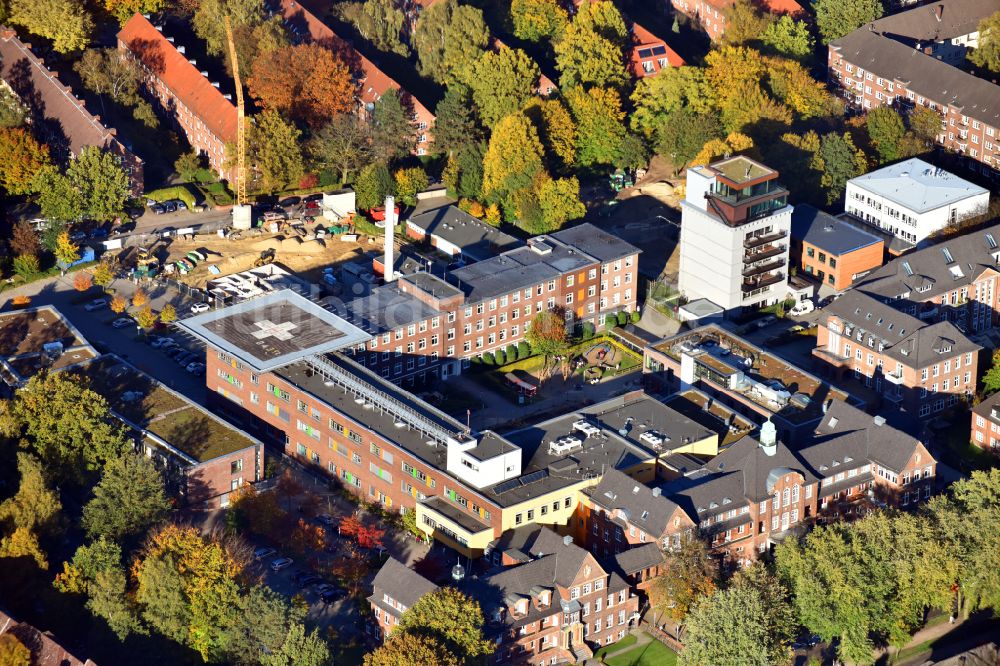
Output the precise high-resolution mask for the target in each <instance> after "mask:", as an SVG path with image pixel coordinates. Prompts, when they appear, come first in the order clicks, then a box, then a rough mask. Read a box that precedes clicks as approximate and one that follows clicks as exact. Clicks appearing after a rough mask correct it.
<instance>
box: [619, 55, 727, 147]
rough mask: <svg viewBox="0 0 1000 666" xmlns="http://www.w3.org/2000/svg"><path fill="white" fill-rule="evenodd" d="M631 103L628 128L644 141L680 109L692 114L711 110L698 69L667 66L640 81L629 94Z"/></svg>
mask: <svg viewBox="0 0 1000 666" xmlns="http://www.w3.org/2000/svg"><path fill="white" fill-rule="evenodd" d="M632 104H633V106H634V107H635V110H634V111H633V112H632V115H631V117H630V119H629V120H630V123H631V127H632V129H633V130H634V131H636V132H639V133H640V134H642V135H643V136H645V137H646V138H647V139H652V138H653V137H655V136H656V134H657V132H659V131H660V128H661V127H662V126H663V124H664V123H666V122H667V119H668V117H669V115H670V114H671V113H673V112H675V111H677V110H678V109H680V108H682V107H687V108H689V110H691V111H692V112H694V113H708V112H709V111H712V110H713V104H712V98H711V94H710V92H709V89H708V84H707V83H706V81H705V70H703V69H702V68H701V67H687V66H685V67H670V68H668V69H665V70H662V71H661V72H660V73H659V74H657V75H656V76H647V77H645V78H643V79H642V80H640V81H639V83H637V84H636V87H635V92H633V93H632Z"/></svg>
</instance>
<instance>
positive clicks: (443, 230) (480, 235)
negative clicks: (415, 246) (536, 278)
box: [407, 205, 521, 261]
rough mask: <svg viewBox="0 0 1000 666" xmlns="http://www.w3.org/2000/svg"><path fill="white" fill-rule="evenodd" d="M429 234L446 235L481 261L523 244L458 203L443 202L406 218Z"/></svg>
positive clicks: (453, 242)
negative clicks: (444, 204) (467, 211)
mask: <svg viewBox="0 0 1000 666" xmlns="http://www.w3.org/2000/svg"><path fill="white" fill-rule="evenodd" d="M407 224H411V225H413V226H415V227H417V228H419V229H421V230H422V231H423V232H424V233H426V234H433V235H434V236H438V237H439V238H443V239H444V240H446V241H448V242H449V243H451V244H452V245H455V246H457V247H458V248H460V249H461V251H462V254H463V255H464V256H466V257H468V258H470V259H473V260H475V261H481V260H483V259H487V258H489V257H492V256H493V255H495V254H498V253H500V252H505V251H507V250H511V249H513V248H515V247H518V246H519V245H521V241H519V240H518V239H517V238H514V237H513V236H511V235H510V234H505V233H504V232H502V231H500V230H499V229H497V228H495V227H491V226H490V225H488V224H486V223H485V222H483V221H482V220H480V219H478V218H475V217H473V216H471V215H469V214H468V213H466V212H465V211H463V210H462V209H460V208H458V207H457V206H451V205H448V206H442V207H441V208H435V209H433V210H429V211H426V212H424V213H419V214H417V215H414V216H412V217H411V218H410V219H409V220H407Z"/></svg>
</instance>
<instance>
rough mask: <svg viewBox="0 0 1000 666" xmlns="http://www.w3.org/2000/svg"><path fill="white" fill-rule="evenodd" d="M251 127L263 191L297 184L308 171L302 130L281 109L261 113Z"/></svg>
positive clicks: (252, 151) (252, 150)
mask: <svg viewBox="0 0 1000 666" xmlns="http://www.w3.org/2000/svg"><path fill="white" fill-rule="evenodd" d="M255 117H256V120H257V122H256V123H255V124H252V125H251V126H250V131H249V132H248V134H249V139H250V140H249V147H250V159H251V164H253V165H254V167H255V168H256V171H257V172H258V173H259V174H260V190H261V191H264V192H274V191H277V190H281V189H284V188H285V187H287V186H288V185H289V184H291V183H297V182H298V180H299V178H301V177H302V174H303V173H304V171H305V167H304V165H303V159H302V148H301V147H300V146H299V137H300V136H301V135H302V132H300V131H299V130H298V128H296V127H295V125H293V124H291V123H289V122H288V121H286V120H285V119H284V118H282V117H281V116H280V115H279V114H278V112H277V111H273V110H270V109H269V110H266V111H264V112H263V113H260V114H258V115H257V116H255Z"/></svg>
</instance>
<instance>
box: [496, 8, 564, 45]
mask: <svg viewBox="0 0 1000 666" xmlns="http://www.w3.org/2000/svg"><path fill="white" fill-rule="evenodd" d="M510 20H511V23H512V24H513V26H514V35H515V36H516V37H517V38H518V39H524V40H527V41H529V42H540V41H542V40H544V39H553V38H558V37H559V36H560V35H561V34H562V32H563V30H565V29H566V25H567V24H568V23H569V15H568V14H567V13H566V10H565V9H563V7H562V5H560V4H559V3H558V2H556V0H512V2H511V4H510Z"/></svg>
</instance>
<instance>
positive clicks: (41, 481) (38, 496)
mask: <svg viewBox="0 0 1000 666" xmlns="http://www.w3.org/2000/svg"><path fill="white" fill-rule="evenodd" d="M17 471H18V474H19V475H20V483H19V485H18V488H17V492H16V493H15V494H14V496H13V497H10V498H8V499H6V500H4V501H3V502H2V503H0V523H8V524H9V525H11V526H12V527H23V528H26V529H29V530H31V531H33V532H39V531H47V530H51V529H52V527H53V525H54V522H55V520H56V518H57V517H58V515H59V512H60V511H61V510H62V503H61V502H60V501H59V495H58V494H56V492H55V491H53V490H52V489H51V488H49V485H48V483H47V482H46V480H45V475H44V472H43V470H42V465H41V464H40V463H39V461H38V459H37V458H35V457H34V456H32V455H30V454H28V453H25V452H20V453H18V454H17Z"/></svg>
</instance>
